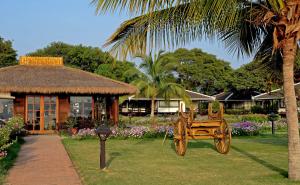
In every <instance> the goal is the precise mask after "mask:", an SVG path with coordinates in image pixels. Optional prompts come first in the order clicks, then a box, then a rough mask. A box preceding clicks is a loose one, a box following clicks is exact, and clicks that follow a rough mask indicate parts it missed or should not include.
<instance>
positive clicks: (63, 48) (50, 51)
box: [28, 42, 114, 72]
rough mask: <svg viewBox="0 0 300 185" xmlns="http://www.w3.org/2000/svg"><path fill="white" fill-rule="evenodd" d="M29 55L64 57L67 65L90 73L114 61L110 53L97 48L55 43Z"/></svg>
mask: <svg viewBox="0 0 300 185" xmlns="http://www.w3.org/2000/svg"><path fill="white" fill-rule="evenodd" d="M28 55H30V56H54V57H57V56H58V57H63V58H64V63H65V64H66V65H69V66H73V67H77V68H80V69H82V70H86V71H89V72H94V71H95V70H96V69H97V68H98V66H99V65H100V64H107V63H113V61H114V58H113V57H112V56H111V55H110V54H109V53H107V52H103V51H101V49H99V48H97V47H90V46H83V45H70V44H66V43H63V42H53V43H51V44H50V45H48V46H47V47H45V48H43V49H38V50H36V51H35V52H32V53H29V54H28Z"/></svg>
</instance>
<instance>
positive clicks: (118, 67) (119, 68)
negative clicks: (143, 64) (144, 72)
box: [95, 61, 138, 83]
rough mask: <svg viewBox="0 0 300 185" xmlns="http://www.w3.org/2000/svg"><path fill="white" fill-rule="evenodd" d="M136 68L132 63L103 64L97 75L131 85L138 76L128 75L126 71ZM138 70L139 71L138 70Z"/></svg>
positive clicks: (99, 67) (97, 70)
mask: <svg viewBox="0 0 300 185" xmlns="http://www.w3.org/2000/svg"><path fill="white" fill-rule="evenodd" d="M135 69H136V66H135V64H134V63H132V62H128V61H123V62H121V61H116V62H115V63H113V64H112V63H108V64H101V65H99V66H98V68H97V69H96V71H95V73H97V74H99V75H102V76H106V77H108V78H112V79H115V80H119V81H123V82H126V83H131V82H132V81H134V80H135V79H136V78H138V75H132V74H131V75H126V71H129V70H135ZM136 70H137V69H136Z"/></svg>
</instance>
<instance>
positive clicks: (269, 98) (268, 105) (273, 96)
mask: <svg viewBox="0 0 300 185" xmlns="http://www.w3.org/2000/svg"><path fill="white" fill-rule="evenodd" d="M294 87H295V93H296V98H297V105H298V112H300V107H299V102H300V83H295V84H294ZM252 99H253V101H255V104H256V105H259V106H261V107H262V108H264V109H266V110H267V111H268V112H275V113H279V114H281V115H284V114H285V113H286V110H285V103H284V94H283V88H279V89H275V90H272V91H270V92H266V93H261V94H259V95H256V96H253V97H252Z"/></svg>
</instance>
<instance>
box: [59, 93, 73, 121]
mask: <svg viewBox="0 0 300 185" xmlns="http://www.w3.org/2000/svg"><path fill="white" fill-rule="evenodd" d="M58 98H59V107H58V112H59V114H58V117H59V120H58V123H59V125H60V126H62V124H63V123H64V122H65V121H66V120H67V119H68V117H69V114H70V100H69V96H67V95H61V96H59V97H58Z"/></svg>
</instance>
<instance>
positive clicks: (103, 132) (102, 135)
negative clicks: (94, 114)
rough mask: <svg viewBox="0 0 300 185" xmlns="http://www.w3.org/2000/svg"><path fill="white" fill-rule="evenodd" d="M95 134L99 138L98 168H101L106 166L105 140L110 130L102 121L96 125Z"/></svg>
mask: <svg viewBox="0 0 300 185" xmlns="http://www.w3.org/2000/svg"><path fill="white" fill-rule="evenodd" d="M95 132H96V134H97V135H98V137H99V139H100V169H101V170H103V169H105V168H106V162H105V141H106V139H107V138H108V136H109V135H110V134H111V130H110V129H109V127H108V126H107V124H105V122H103V123H102V124H100V125H99V126H98V128H97V129H96V131H95Z"/></svg>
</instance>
